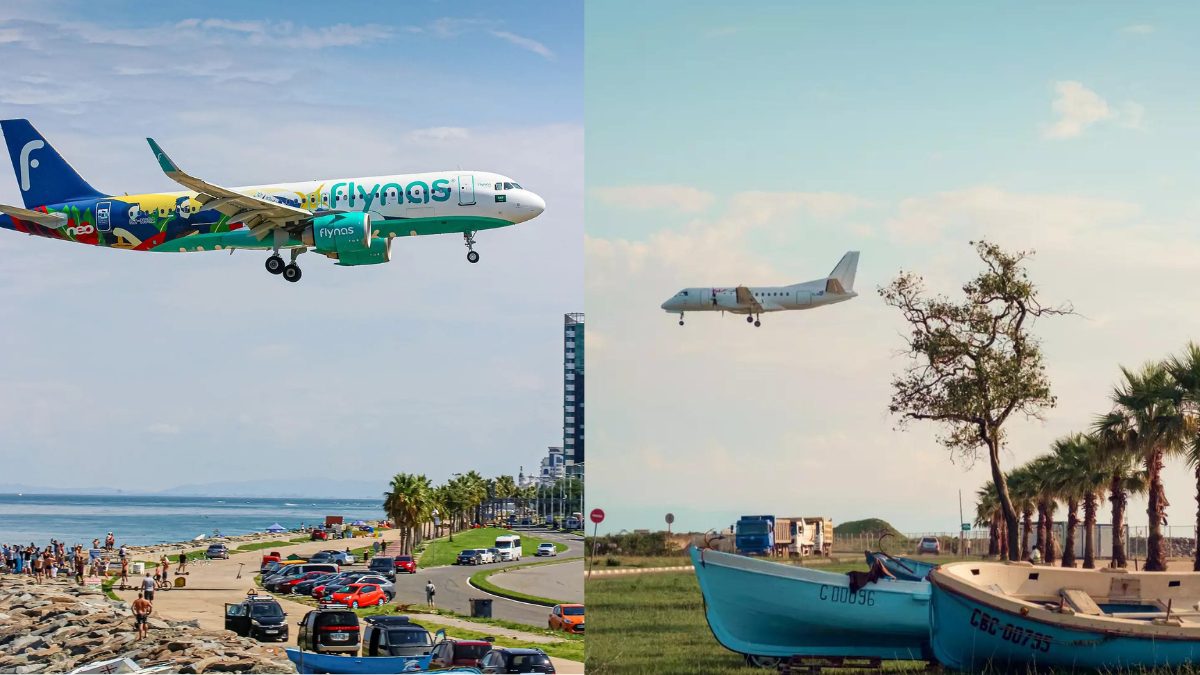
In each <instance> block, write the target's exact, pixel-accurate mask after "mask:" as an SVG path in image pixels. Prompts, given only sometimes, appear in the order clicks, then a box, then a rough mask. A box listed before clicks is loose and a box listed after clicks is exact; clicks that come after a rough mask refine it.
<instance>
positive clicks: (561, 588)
mask: <svg viewBox="0 0 1200 675" xmlns="http://www.w3.org/2000/svg"><path fill="white" fill-rule="evenodd" d="M551 560H553V558H551ZM580 579H583V559H582V558H568V559H567V561H566V562H563V563H560V564H553V565H535V566H533V567H525V568H523V569H517V570H513V571H511V572H502V573H500V574H493V575H492V576H490V577H488V581H489V582H491V583H492V584H494V585H496V586H499V587H501V588H504V589H506V590H510V591H517V592H519V593H524V594H526V595H536V596H538V597H542V598H554V599H555V600H561V601H563V602H583V584H581V583H579V580H580Z"/></svg>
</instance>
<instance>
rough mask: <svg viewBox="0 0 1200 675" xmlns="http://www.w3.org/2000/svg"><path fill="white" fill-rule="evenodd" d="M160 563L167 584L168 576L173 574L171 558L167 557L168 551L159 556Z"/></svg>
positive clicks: (164, 581)
mask: <svg viewBox="0 0 1200 675" xmlns="http://www.w3.org/2000/svg"><path fill="white" fill-rule="evenodd" d="M158 564H159V566H160V568H161V569H162V580H163V583H164V584H165V583H167V577H168V576H170V575H171V559H170V558H168V557H167V554H166V553H164V554H162V555H161V556H159V558H158Z"/></svg>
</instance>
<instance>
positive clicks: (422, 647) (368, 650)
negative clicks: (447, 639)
mask: <svg viewBox="0 0 1200 675" xmlns="http://www.w3.org/2000/svg"><path fill="white" fill-rule="evenodd" d="M364 621H365V622H366V624H367V625H366V626H365V630H364V632H363V655H364V656H421V655H424V654H428V653H429V650H430V649H432V648H433V638H432V637H430V635H429V631H427V630H425V627H424V626H422V625H420V624H417V623H413V622H412V621H410V620H409V618H408V617H407V616H368V617H366V619H364Z"/></svg>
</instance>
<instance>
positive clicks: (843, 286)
mask: <svg viewBox="0 0 1200 675" xmlns="http://www.w3.org/2000/svg"><path fill="white" fill-rule="evenodd" d="M857 271H858V251H850V252H848V253H846V255H844V256H842V259H841V261H839V262H838V264H837V267H834V268H833V271H832V272H830V273H829V276H827V277H825V278H823V279H814V280H813V281H805V282H802V283H798V284H792V285H790V286H727V287H725V288H716V287H707V288H685V289H683V290H682V291H679V292H678V293H676V294H675V295H673V296H671V298H670V299H668V300H667V301H666V302H664V303H663V304H662V308H663V310H665V311H666V312H667V313H669V314H678V315H679V325H680V326H682V325H683V314H684V312H722V313H724V312H729V313H731V314H745V315H746V322H747V323H753V324H754V325H755V326H761V325H762V321H761V320H760V317H761V316H762V314H763V312H783V311H787V310H791V309H813V308H814V307H824V306H825V305H832V304H834V303H838V302H845V301H847V300H853V299H854V298H857V297H858V293H855V292H854V275H855V274H856V272H857Z"/></svg>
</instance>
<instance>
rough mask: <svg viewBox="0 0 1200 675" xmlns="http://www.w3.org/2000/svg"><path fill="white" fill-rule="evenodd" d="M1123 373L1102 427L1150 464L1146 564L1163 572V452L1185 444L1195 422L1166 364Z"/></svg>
mask: <svg viewBox="0 0 1200 675" xmlns="http://www.w3.org/2000/svg"><path fill="white" fill-rule="evenodd" d="M1121 374H1122V375H1123V376H1124V378H1125V381H1124V382H1123V383H1121V384H1120V385H1118V386H1117V388H1116V390H1114V391H1113V394H1112V401H1113V410H1112V411H1111V412H1110V413H1108V414H1107V415H1105V416H1104V417H1102V418H1101V420H1100V422H1099V424H1098V430H1099V431H1100V432H1101V434H1102V435H1103V436H1106V437H1108V438H1109V439H1110V441H1111V442H1113V443H1117V442H1120V441H1123V442H1124V445H1125V447H1126V448H1127V449H1128V451H1129V452H1130V453H1132V454H1134V455H1135V456H1136V457H1138V458H1139V459H1140V460H1141V461H1142V462H1143V464H1144V465H1145V470H1146V475H1147V477H1148V478H1149V482H1150V485H1149V498H1148V502H1149V506H1148V507H1147V509H1146V514H1147V515H1148V516H1149V518H1150V536H1149V538H1148V541H1147V554H1146V565H1145V567H1144V569H1145V570H1146V571H1150V572H1161V571H1163V570H1165V569H1166V547H1165V545H1164V542H1163V534H1162V526H1163V522H1164V520H1165V519H1166V507H1167V506H1168V504H1167V499H1166V495H1165V493H1164V492H1163V486H1162V467H1163V457H1164V456H1165V455H1166V454H1168V453H1173V452H1178V451H1180V450H1181V449H1182V446H1183V442H1184V439H1185V438H1186V437H1188V436H1189V433H1188V430H1189V427H1190V426H1191V425H1190V424H1189V423H1188V419H1187V415H1186V414H1185V412H1184V410H1183V401H1182V395H1181V393H1180V389H1179V387H1177V386H1175V382H1174V380H1173V379H1172V378H1171V374H1170V372H1169V371H1168V370H1167V368H1166V367H1165V366H1164V365H1163V364H1161V363H1150V364H1147V365H1145V366H1143V367H1142V369H1141V370H1140V371H1136V372H1135V371H1132V370H1129V369H1128V368H1122V369H1121Z"/></svg>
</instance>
